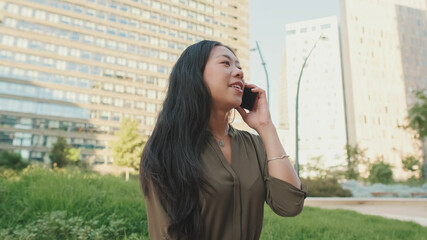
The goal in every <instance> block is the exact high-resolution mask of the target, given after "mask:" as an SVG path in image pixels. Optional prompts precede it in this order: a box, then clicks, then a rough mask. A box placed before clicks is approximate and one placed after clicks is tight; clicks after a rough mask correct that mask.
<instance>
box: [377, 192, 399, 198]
mask: <svg viewBox="0 0 427 240" xmlns="http://www.w3.org/2000/svg"><path fill="white" fill-rule="evenodd" d="M371 195H372V196H374V197H384V196H390V195H391V196H393V197H397V196H398V194H397V192H371Z"/></svg>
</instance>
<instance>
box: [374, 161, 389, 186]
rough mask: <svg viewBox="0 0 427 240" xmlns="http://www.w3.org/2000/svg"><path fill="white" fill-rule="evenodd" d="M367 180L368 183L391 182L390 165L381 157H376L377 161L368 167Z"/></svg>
mask: <svg viewBox="0 0 427 240" xmlns="http://www.w3.org/2000/svg"><path fill="white" fill-rule="evenodd" d="M368 180H369V182H370V183H383V184H389V183H392V182H393V172H392V170H391V165H390V164H387V163H385V162H384V161H383V160H382V159H381V158H379V159H377V162H376V163H373V164H372V165H371V166H370V168H369V177H368Z"/></svg>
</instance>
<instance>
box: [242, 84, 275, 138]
mask: <svg viewBox="0 0 427 240" xmlns="http://www.w3.org/2000/svg"><path fill="white" fill-rule="evenodd" d="M246 87H248V88H250V89H251V91H252V92H256V93H258V96H257V99H256V100H255V104H254V107H253V109H252V110H251V111H249V112H246V111H245V110H244V109H243V108H242V107H240V106H239V107H237V108H236V109H237V111H238V112H239V113H240V115H241V116H242V118H243V121H245V123H246V124H248V126H249V127H251V128H253V129H255V130H256V131H257V132H258V133H259V131H260V130H261V129H262V128H263V127H266V126H269V125H270V124H272V121H271V116H270V110H269V109H268V103H267V97H266V93H265V91H264V90H263V89H261V88H259V87H257V86H256V85H254V84H248V85H246Z"/></svg>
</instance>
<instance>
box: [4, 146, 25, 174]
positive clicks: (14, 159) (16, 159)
mask: <svg viewBox="0 0 427 240" xmlns="http://www.w3.org/2000/svg"><path fill="white" fill-rule="evenodd" d="M0 166H3V167H5V168H11V169H14V170H21V169H23V168H25V167H27V166H28V163H26V162H24V161H23V159H22V158H21V155H20V154H18V153H13V152H9V151H2V152H1V155H0Z"/></svg>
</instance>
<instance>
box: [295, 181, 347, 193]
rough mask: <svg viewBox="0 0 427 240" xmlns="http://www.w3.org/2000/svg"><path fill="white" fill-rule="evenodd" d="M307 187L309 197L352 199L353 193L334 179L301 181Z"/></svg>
mask: <svg viewBox="0 0 427 240" xmlns="http://www.w3.org/2000/svg"><path fill="white" fill-rule="evenodd" d="M301 181H302V183H303V184H305V185H306V186H307V196H309V197H351V191H349V190H346V189H343V188H342V187H341V185H340V184H339V183H338V180H337V179H334V178H318V179H310V178H307V179H301Z"/></svg>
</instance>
